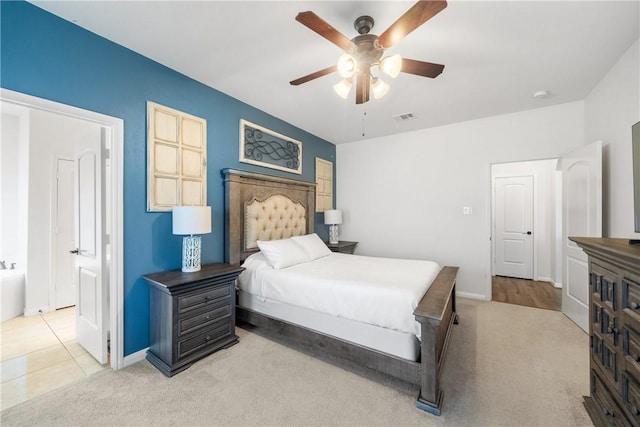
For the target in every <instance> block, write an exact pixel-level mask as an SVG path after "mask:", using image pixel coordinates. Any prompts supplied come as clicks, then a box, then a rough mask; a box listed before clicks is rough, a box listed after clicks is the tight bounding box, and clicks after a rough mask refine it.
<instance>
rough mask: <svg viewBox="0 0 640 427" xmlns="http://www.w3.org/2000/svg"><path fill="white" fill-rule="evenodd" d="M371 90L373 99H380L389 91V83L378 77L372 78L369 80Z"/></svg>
mask: <svg viewBox="0 0 640 427" xmlns="http://www.w3.org/2000/svg"><path fill="white" fill-rule="evenodd" d="M371 92H372V93H373V97H374V98H375V99H380V98H382V97H383V96H385V95H386V94H387V92H389V85H388V84H386V83H385V82H384V81H382V80H381V79H379V78H378V77H376V78H374V79H373V81H372V82H371Z"/></svg>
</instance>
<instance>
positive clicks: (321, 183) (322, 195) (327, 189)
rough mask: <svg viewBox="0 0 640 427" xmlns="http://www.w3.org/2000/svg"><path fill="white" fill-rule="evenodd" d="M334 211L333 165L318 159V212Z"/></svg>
mask: <svg viewBox="0 0 640 427" xmlns="http://www.w3.org/2000/svg"><path fill="white" fill-rule="evenodd" d="M330 209H333V163H331V162H329V161H327V160H324V159H321V158H319V157H316V212H324V211H326V210H330Z"/></svg>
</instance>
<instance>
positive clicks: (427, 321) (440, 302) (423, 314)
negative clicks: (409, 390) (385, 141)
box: [222, 169, 458, 415]
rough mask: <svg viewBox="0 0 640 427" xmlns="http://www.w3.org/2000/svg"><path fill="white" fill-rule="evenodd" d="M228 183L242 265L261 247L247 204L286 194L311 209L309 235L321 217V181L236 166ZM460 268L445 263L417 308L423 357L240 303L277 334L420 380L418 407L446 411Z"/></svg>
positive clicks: (228, 243) (244, 315) (244, 317)
mask: <svg viewBox="0 0 640 427" xmlns="http://www.w3.org/2000/svg"><path fill="white" fill-rule="evenodd" d="M222 174H223V177H224V184H225V230H226V231H225V261H226V262H228V263H230V264H240V263H242V262H243V261H244V260H245V259H246V258H247V257H248V256H249V255H251V254H253V253H255V252H257V251H258V249H257V248H246V247H245V246H246V245H245V226H244V212H245V206H246V204H248V203H251V202H253V201H255V200H259V201H262V200H265V199H267V198H268V197H270V196H273V195H283V196H285V197H287V198H289V199H290V200H292V201H293V202H295V203H301V204H302V205H303V206H305V208H306V213H307V215H306V223H307V224H306V225H307V229H306V233H313V227H314V219H315V186H316V185H315V183H313V182H306V181H298V180H293V179H287V178H278V177H273V176H269V175H263V174H257V173H253V172H245V171H239V170H234V169H224V170H223V171H222ZM457 272H458V267H444V268H443V269H442V270H441V271H440V273H439V274H438V276H437V277H436V278H435V279H434V281H433V283H432V284H431V287H430V288H429V290H428V291H427V292H426V294H425V295H424V297H423V298H422V300H421V301H420V303H419V304H418V307H417V308H416V309H415V311H414V313H413V314H414V315H415V318H416V320H417V321H418V322H419V323H420V325H421V334H422V336H421V344H420V351H421V353H420V359H419V361H417V362H414V361H410V360H406V359H402V358H400V357H397V356H393V355H390V354H387V353H383V352H380V351H377V350H374V349H371V348H367V347H364V346H360V345H358V344H354V343H351V342H347V341H345V340H342V339H339V338H335V337H332V336H329V335H325V334H322V333H319V332H317V331H313V330H311V329H308V328H304V327H301V326H299V325H294V324H292V323H289V322H285V321H282V320H279V319H274V318H271V317H269V316H265V315H263V314H261V313H258V312H255V311H253V310H250V309H247V308H243V307H240V306H238V307H237V308H236V316H237V319H238V320H239V321H244V322H246V323H249V324H251V325H254V326H257V327H260V328H265V329H268V330H269V331H271V332H274V333H275V334H277V335H279V336H282V337H285V338H288V339H291V340H293V341H294V342H296V343H298V344H300V345H302V346H303V347H306V348H308V349H312V350H315V351H320V352H323V353H325V354H330V355H333V356H337V357H339V358H342V359H346V360H349V361H351V362H355V363H357V364H359V365H362V366H365V367H368V368H371V369H374V370H376V371H379V372H383V373H385V374H388V375H391V376H393V377H395V378H398V379H401V380H404V381H407V382H410V383H413V384H417V385H419V386H420V392H419V394H418V398H417V401H416V406H417V407H418V408H420V409H423V410H425V411H428V412H430V413H432V414H435V415H440V413H441V408H442V397H443V392H442V390H441V389H440V375H441V371H442V368H443V366H444V360H445V355H446V351H447V347H448V344H449V338H450V336H451V330H452V325H453V324H455V323H458V321H457V314H456V298H455V295H456V294H455V288H456V286H455V285H456V275H457Z"/></svg>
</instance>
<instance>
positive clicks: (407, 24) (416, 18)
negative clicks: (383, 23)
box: [378, 0, 447, 49]
mask: <svg viewBox="0 0 640 427" xmlns="http://www.w3.org/2000/svg"><path fill="white" fill-rule="evenodd" d="M445 7H447V2H446V1H430V0H421V1H419V2H418V3H416V4H414V5H413V7H411V9H409V10H407V11H406V12H405V14H404V15H402V16H401V17H400V18H398V20H397V21H396V22H394V23H393V24H391V26H390V27H389V28H387V30H386V31H385V32H384V33H382V34H380V37H378V42H379V43H380V46H382V47H383V48H384V49H387V48H389V47H391V46H393V45H394V44H396V43H398V42H399V41H400V40H402V39H403V38H405V37H406V36H407V35H408V34H409V33H410V32H412V31H413V30H415V29H416V28H418V27H419V26H420V25H422V24H424V23H425V22H427V21H428V20H429V19H431V18H433V17H434V16H435V15H436V14H438V12H440V11H441V10H442V9H444V8H445Z"/></svg>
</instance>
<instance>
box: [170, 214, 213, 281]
mask: <svg viewBox="0 0 640 427" xmlns="http://www.w3.org/2000/svg"><path fill="white" fill-rule="evenodd" d="M207 233H211V206H174V208H173V234H179V235H184V238H183V239H182V271H184V272H185V273H189V272H193V271H200V252H201V249H200V248H201V238H200V236H194V234H207Z"/></svg>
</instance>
